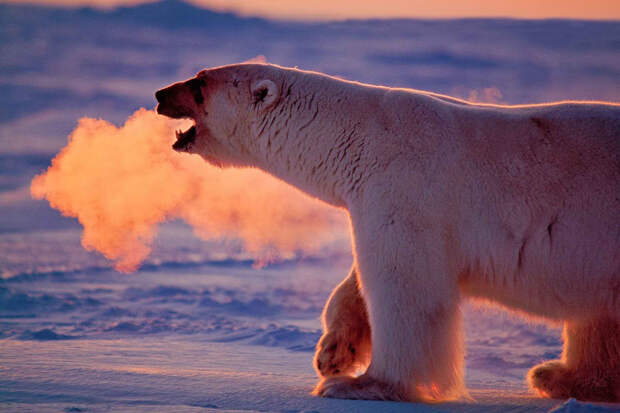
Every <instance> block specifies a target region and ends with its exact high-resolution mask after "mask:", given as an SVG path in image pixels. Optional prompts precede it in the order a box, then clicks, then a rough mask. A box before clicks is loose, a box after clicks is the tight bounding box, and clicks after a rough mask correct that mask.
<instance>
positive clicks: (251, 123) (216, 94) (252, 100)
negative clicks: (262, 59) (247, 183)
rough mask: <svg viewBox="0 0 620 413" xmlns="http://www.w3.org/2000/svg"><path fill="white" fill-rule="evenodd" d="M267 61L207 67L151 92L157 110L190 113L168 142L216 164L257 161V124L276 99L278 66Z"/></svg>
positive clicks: (170, 114) (177, 115)
mask: <svg viewBox="0 0 620 413" xmlns="http://www.w3.org/2000/svg"><path fill="white" fill-rule="evenodd" d="M278 69H279V68H277V67H275V66H272V65H262V64H239V65H231V66H223V67H218V68H213V69H206V70H203V71H201V72H199V73H198V74H197V75H196V76H195V77H193V78H191V79H188V80H186V81H183V82H178V83H174V84H172V85H170V86H168V87H166V88H164V89H161V90H159V91H157V92H156V93H155V97H156V99H157V101H158V102H159V105H158V106H157V112H158V113H160V114H162V115H166V116H168V117H171V118H175V119H181V118H189V119H192V120H193V121H194V125H193V126H192V127H191V128H189V129H188V130H186V131H177V136H176V137H177V141H176V142H175V143H174V145H173V148H174V149H175V150H177V151H179V152H188V153H195V154H198V155H200V156H202V157H203V158H204V159H205V160H207V161H208V162H210V163H212V164H215V165H217V166H229V165H230V166H252V165H253V166H256V164H257V163H258V160H257V159H254V157H255V156H256V148H255V147H254V146H256V145H258V143H257V142H254V140H255V138H256V130H257V127H260V124H261V122H263V123H264V121H265V119H267V118H269V113H270V112H271V111H273V110H274V108H275V107H276V106H277V105H278V102H279V100H280V94H281V89H282V77H283V76H282V72H281V70H278Z"/></svg>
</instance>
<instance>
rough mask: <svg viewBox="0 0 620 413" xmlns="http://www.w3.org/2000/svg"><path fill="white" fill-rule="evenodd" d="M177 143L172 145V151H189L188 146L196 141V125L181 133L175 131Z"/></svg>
mask: <svg viewBox="0 0 620 413" xmlns="http://www.w3.org/2000/svg"><path fill="white" fill-rule="evenodd" d="M176 136H177V141H176V142H175V143H174V144H173V145H172V149H174V150H175V151H184V150H187V149H189V146H190V145H191V144H193V143H194V142H195V141H196V125H193V126H192V127H191V128H189V129H188V130H186V131H185V132H182V131H181V130H177V132H176Z"/></svg>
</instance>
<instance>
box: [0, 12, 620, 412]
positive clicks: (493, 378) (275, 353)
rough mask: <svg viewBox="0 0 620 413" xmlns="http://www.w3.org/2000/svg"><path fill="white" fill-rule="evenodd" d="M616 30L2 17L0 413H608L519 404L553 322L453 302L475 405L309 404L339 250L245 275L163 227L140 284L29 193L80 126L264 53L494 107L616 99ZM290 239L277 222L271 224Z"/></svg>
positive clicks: (340, 268)
mask: <svg viewBox="0 0 620 413" xmlns="http://www.w3.org/2000/svg"><path fill="white" fill-rule="evenodd" d="M618 44H620V23H618V22H580V21H559V20H554V21H512V20H462V21H459V20H456V21H414V20H391V21H349V22H335V23H313V24H299V23H295V24H293V23H290V24H289V23H273V22H269V21H264V20H259V19H241V18H238V17H235V16H233V15H226V14H217V13H211V12H208V11H200V10H197V9H194V8H192V7H190V6H187V5H185V4H183V3H179V2H176V1H170V0H169V1H165V2H163V3H160V4H155V5H146V6H140V7H135V8H130V9H122V10H117V11H112V12H96V11H93V10H89V9H80V10H73V11H72V10H56V9H47V8H38V7H21V6H7V5H0V56H2V58H1V59H0V275H1V277H0V410H2V411H16V412H26V411H33V412H41V411H66V412H80V411H88V412H91V411H95V412H96V411H121V412H126V411H145V412H146V411H149V412H150V411H164V412H184V411H187V412H193V411H200V412H203V411H204V412H208V411H279V412H302V411H303V412H349V411H361V412H363V411H368V412H375V411H386V412H387V411H416V412H417V411H422V412H423V411H433V412H436V411H484V412H506V411H514V412H521V411H523V412H530V411H549V410H550V409H553V408H555V407H557V406H559V411H565V412H569V411H570V412H577V411H596V410H598V409H606V411H612V410H614V407H615V409H616V410H618V406H601V405H599V406H594V405H590V404H585V403H579V402H576V401H572V400H571V401H568V402H566V403H564V401H558V400H545V399H540V398H536V397H534V396H533V395H532V394H530V393H529V392H528V389H527V386H526V384H525V382H524V377H525V373H526V371H527V370H528V368H530V367H531V366H533V365H534V364H536V363H538V362H540V361H542V360H545V359H550V358H556V357H558V355H559V354H560V351H561V337H560V330H559V329H558V328H551V327H546V326H544V325H535V324H529V323H527V322H525V321H523V320H520V319H518V318H517V317H516V316H512V315H509V314H507V313H505V312H502V311H501V310H498V309H488V308H481V307H476V306H475V305H474V304H471V303H468V304H465V305H464V306H463V314H464V317H465V325H466V334H467V338H466V344H467V356H466V365H467V376H466V381H467V385H468V387H469V389H470V391H471V395H472V396H473V398H474V399H475V402H458V403H445V404H438V405H433V406H429V405H418V404H407V403H386V402H363V401H343V400H326V399H320V398H316V397H312V396H310V395H309V392H310V390H311V389H312V387H313V385H314V383H315V382H316V379H317V377H316V374H315V372H314V370H313V368H312V356H313V348H314V345H315V344H316V341H317V339H318V337H319V336H320V323H319V318H318V317H319V315H320V311H321V308H322V306H323V304H324V302H325V300H326V299H327V297H328V295H329V293H330V291H331V289H332V288H333V287H334V286H335V285H336V284H337V283H339V282H340V281H341V280H342V279H343V278H344V276H345V275H346V274H347V271H348V268H349V266H350V264H351V256H350V252H349V251H348V250H347V249H346V248H345V250H344V251H342V250H341V249H339V250H335V251H325V254H323V255H321V254H319V255H315V256H311V257H306V258H305V259H301V260H294V261H285V262H278V263H274V264H272V265H269V266H267V267H265V268H262V269H258V268H254V267H253V266H252V264H253V258H254V257H253V256H252V255H251V254H248V253H247V252H245V251H244V250H243V249H242V248H240V247H239V245H235V244H234V243H232V244H231V242H230V240H229V241H227V242H219V241H210V242H205V241H201V240H199V239H198V238H196V237H194V235H193V234H192V231H191V229H190V228H189V227H188V226H187V225H186V224H184V223H183V222H179V221H175V222H169V223H167V224H165V225H163V226H162V227H161V228H160V231H159V236H158V238H157V240H156V243H155V245H154V249H153V253H152V254H151V255H150V256H149V257H148V258H147V260H146V261H145V262H144V264H143V266H142V267H141V269H140V270H139V271H138V272H136V273H133V274H120V273H118V272H115V271H114V270H113V268H112V264H111V263H110V262H108V261H107V260H106V259H105V258H103V257H102V256H100V255H98V254H97V253H94V252H87V251H85V250H84V249H83V248H82V247H81V246H80V236H81V228H80V226H79V225H78V224H77V223H76V222H75V221H74V220H72V219H69V218H65V217H61V216H60V215H59V213H58V212H56V211H55V210H53V209H51V208H50V207H49V206H48V205H47V204H46V203H45V202H44V201H34V200H32V199H31V198H30V196H29V191H28V185H29V183H30V180H31V179H32V178H33V176H34V175H35V174H38V173H40V172H42V171H43V170H44V169H45V168H46V167H47V166H48V165H49V163H50V160H51V159H52V157H53V156H54V155H55V154H56V152H57V151H58V150H59V149H60V148H61V147H62V146H63V145H64V144H65V143H66V136H67V134H68V133H69V132H70V131H71V130H72V129H73V127H74V126H75V122H76V120H77V119H78V118H80V117H82V116H87V115H88V116H93V117H101V118H104V119H107V120H111V121H114V122H117V123H120V122H122V121H124V119H125V118H126V117H127V116H128V115H130V114H131V113H133V112H134V110H135V109H137V108H139V107H141V106H144V107H147V108H152V107H153V106H154V104H155V102H154V100H153V97H152V94H153V92H154V91H155V90H156V89H158V88H160V87H161V86H163V85H165V84H168V83H170V82H172V81H176V80H179V79H182V78H187V77H190V76H192V75H193V74H194V73H195V72H197V71H198V70H199V69H201V68H203V67H206V66H213V65H218V64H225V63H231V62H237V61H243V60H246V59H250V58H253V57H255V56H257V55H265V56H266V57H267V60H268V61H270V62H274V63H279V64H283V65H291V66H294V65H297V66H299V67H301V68H305V69H315V70H320V71H324V72H327V73H330V74H333V75H339V76H343V77H346V78H350V79H355V80H360V81H366V82H373V83H380V84H386V85H393V86H406V87H413V88H419V89H428V90H433V91H436V92H442V93H449V94H454V95H458V96H460V97H465V98H471V99H474V100H479V101H494V102H505V103H525V102H540V101H548V100H558V99H607V100H620V82H619V81H618V80H619V79H620V69H619V68H620V54H618ZM276 230H278V231H285V230H286V228H277V229H276Z"/></svg>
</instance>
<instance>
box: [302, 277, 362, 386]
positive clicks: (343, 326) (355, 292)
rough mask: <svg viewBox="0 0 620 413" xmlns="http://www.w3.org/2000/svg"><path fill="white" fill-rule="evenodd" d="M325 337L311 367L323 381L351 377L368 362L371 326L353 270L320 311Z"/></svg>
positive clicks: (322, 338) (319, 344)
mask: <svg viewBox="0 0 620 413" xmlns="http://www.w3.org/2000/svg"><path fill="white" fill-rule="evenodd" d="M322 319H323V329H324V333H323V336H322V337H321V339H320V340H319V343H318V344H317V347H316V354H315V356H314V365H315V367H316V369H317V371H318V372H319V374H320V375H321V376H323V377H331V376H336V375H352V374H354V373H355V372H356V370H358V369H363V368H366V366H367V365H368V363H369V361H370V348H371V345H370V326H369V325H368V315H367V313H366V304H365V303H364V299H363V298H362V296H361V294H360V292H359V288H358V280H357V273H356V271H355V266H354V267H353V268H352V269H351V272H350V273H349V275H348V276H347V278H346V279H345V280H344V281H343V282H342V283H340V285H338V287H336V289H335V290H334V292H333V293H332V294H331V296H330V297H329V299H328V300H327V303H326V304H325V309H324V310H323V316H322Z"/></svg>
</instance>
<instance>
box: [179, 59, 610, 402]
mask: <svg viewBox="0 0 620 413" xmlns="http://www.w3.org/2000/svg"><path fill="white" fill-rule="evenodd" d="M198 78H200V79H203V80H205V82H206V85H205V86H204V87H203V88H202V93H203V95H204V98H205V102H204V103H203V104H202V105H198V106H201V107H196V105H197V104H196V103H195V102H191V101H189V100H188V101H185V102H180V104H184V105H185V106H186V107H187V108H188V110H191V111H192V113H194V114H198V115H196V116H194V117H195V118H196V123H197V131H198V135H197V138H196V142H195V143H193V144H192V145H190V146H188V148H187V151H189V152H193V153H198V154H200V155H201V156H203V157H204V158H205V159H207V160H208V161H211V162H214V163H217V164H224V165H236V166H254V167H259V168H261V169H263V170H265V171H267V172H269V173H271V174H273V175H275V176H277V177H279V178H281V179H283V180H284V181H286V182H289V183H291V184H293V185H295V186H297V187H298V188H300V189H302V190H303V191H305V192H307V193H309V194H311V195H314V196H316V197H318V198H320V199H322V200H323V201H325V202H327V203H329V204H332V205H335V206H337V207H342V208H346V209H347V210H348V211H349V214H350V218H351V222H352V227H353V235H354V254H355V263H354V269H353V271H352V273H351V275H350V276H349V278H348V279H347V280H345V282H343V284H341V285H340V286H339V287H338V288H337V290H336V291H335V292H334V293H333V294H332V297H330V300H329V302H328V304H327V306H326V309H325V312H324V325H325V327H326V332H325V335H324V336H323V338H322V339H321V342H320V343H319V345H318V347H317V356H316V360H315V362H316V363H317V368H318V370H319V371H320V372H321V373H322V374H324V375H334V374H335V376H333V377H331V378H329V379H327V380H324V381H321V382H320V383H319V385H318V386H317V388H316V389H315V391H316V393H317V394H320V395H324V396H329V397H344V398H371V399H391V400H444V399H446V398H449V397H452V396H458V395H459V394H462V393H463V392H464V386H463V381H462V380H463V378H462V377H463V371H462V370H463V347H462V332H461V327H460V323H461V322H460V318H461V317H460V314H459V302H460V300H461V298H462V297H464V296H470V297H476V298H483V299H486V300H489V301H492V302H495V303H498V304H500V305H503V306H505V307H508V308H512V309H515V310H518V311H519V312H521V313H524V314H527V315H532V316H535V317H537V318H542V319H545V320H550V321H554V322H566V326H567V327H566V331H567V333H566V334H565V340H566V343H565V346H566V348H565V353H564V356H563V359H562V360H561V361H557V362H555V364H553V363H552V364H546V365H541V366H539V367H537V368H535V369H533V370H532V372H531V373H530V382H531V383H532V386H533V387H535V388H536V389H537V390H538V391H539V392H540V393H541V394H544V395H548V396H553V397H568V396H577V397H580V398H583V399H602V400H610V401H613V400H615V401H620V373H619V372H620V299H619V294H620V107H619V106H618V105H614V104H604V103H597V102H584V103H577V102H563V103H552V104H544V105H531V106H499V105H474V104H470V103H467V102H464V101H461V100H458V99H453V98H450V97H447V96H441V95H436V94H433V93H428V92H421V91H414V90H406V89H392V88H385V87H377V86H371V85H364V84H361V83H355V82H347V81H342V80H339V79H335V78H333V77H329V76H326V75H322V74H319V73H313V72H305V71H301V70H296V69H290V68H283V67H278V66H274V65H257V64H242V65H232V66H225V67H220V68H214V69H209V70H206V71H203V72H201V73H199V74H198ZM265 85H268V86H269V87H268V93H264V94H263V95H262V96H263V98H264V99H263V100H260V99H259V100H257V99H256V96H257V94H256V93H253V92H252V91H254V90H256V89H257V88H260V87H265ZM273 85H275V86H276V87H277V90H275V91H274V88H273ZM180 96H181V95H180ZM184 96H189V95H187V94H186V95H184ZM179 99H181V98H179ZM205 113H207V114H206V115H203V114H205ZM358 287H359V288H358ZM362 297H363V299H362ZM366 314H368V318H366ZM368 325H370V332H369V331H368V328H369V327H368ZM593 326H594V327H593ZM601 330H602V331H603V333H604V334H603V335H602V336H604V337H606V340H602V339H601V338H600V337H602V336H601V335H600V333H601ZM593 331H596V332H597V333H596V334H599V335H598V336H596V337H592V335H593V334H594V335H596V334H595V333H593ZM369 334H370V336H371V338H370V341H371V342H372V350H371V349H370V347H371V345H370V343H369V339H368V337H369ZM603 342H605V343H603ZM334 344H335V346H334ZM351 348H353V349H354V351H353V353H355V354H354V355H351V354H348V355H347V354H346V353H347V351H348V352H349V353H351V351H350V349H351ZM575 348H579V350H578V351H577V350H574V349H575ZM571 349H572V350H571ZM369 352H371V353H372V354H371V356H370V365H369V366H368V369H367V370H366V372H365V373H364V374H363V375H362V376H360V377H358V378H355V377H351V376H350V375H351V374H352V373H353V371H354V370H355V368H357V367H360V366H361V367H365V366H366V365H367V364H368V358H369V357H368V356H369V354H368V353H369ZM575 352H577V353H579V356H575V355H574V354H572V353H575ZM571 354H572V355H571ZM319 362H320V365H319ZM541 369H542V370H541ZM541 371H542V373H541ZM596 377H598V379H596ZM601 377H602V378H601ZM559 387H562V389H563V391H559V390H558V391H556V390H557V389H558V388H559Z"/></svg>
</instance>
